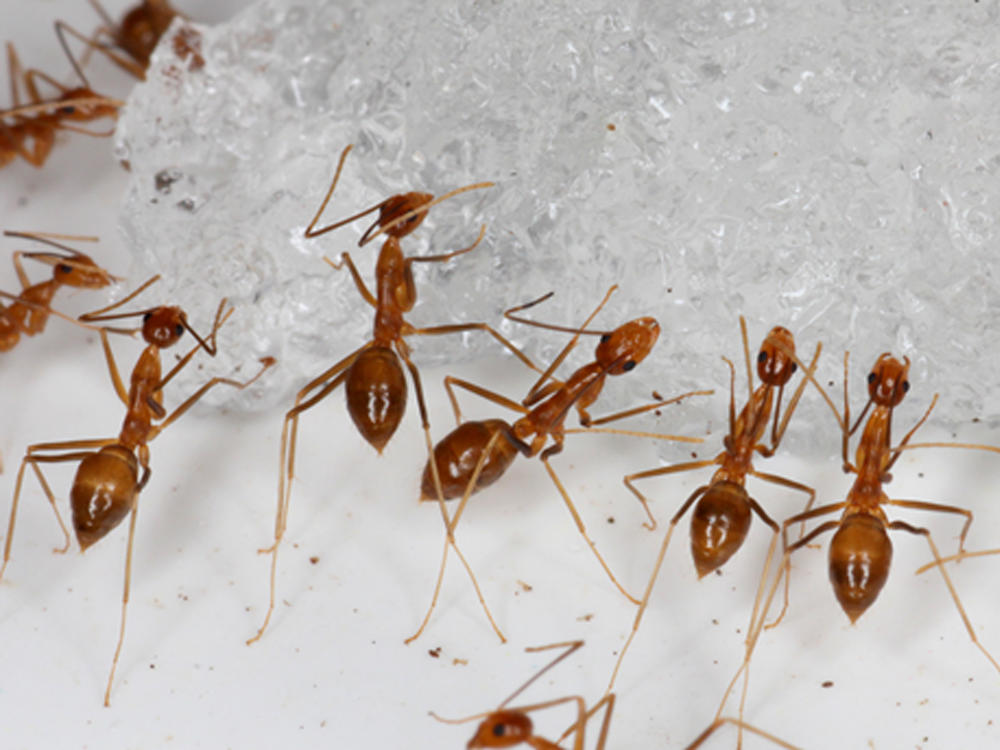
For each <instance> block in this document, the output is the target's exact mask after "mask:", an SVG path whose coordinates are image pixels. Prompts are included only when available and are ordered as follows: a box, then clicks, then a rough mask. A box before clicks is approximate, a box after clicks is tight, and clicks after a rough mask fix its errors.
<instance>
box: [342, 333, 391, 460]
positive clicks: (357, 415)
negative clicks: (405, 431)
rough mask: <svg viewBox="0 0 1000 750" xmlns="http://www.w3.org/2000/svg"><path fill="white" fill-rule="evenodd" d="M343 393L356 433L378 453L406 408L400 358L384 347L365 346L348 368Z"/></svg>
mask: <svg viewBox="0 0 1000 750" xmlns="http://www.w3.org/2000/svg"><path fill="white" fill-rule="evenodd" d="M344 392H345V393H346V394H347V410H348V411H349V412H350V414H351V419H353V420H354V424H355V426H356V427H357V428H358V432H360V433H361V436H362V437H363V438H364V439H365V440H367V441H368V442H369V443H370V444H371V446H372V447H373V448H374V449H375V450H377V451H378V452H379V453H381V452H382V449H383V448H384V447H385V445H386V443H388V442H389V439H390V438H391V437H392V436H393V433H395V432H396V428H397V427H399V423H400V421H401V420H402V419H403V414H404V412H405V411H406V376H405V374H404V373H403V368H402V367H401V366H400V364H399V357H397V356H396V353H395V352H394V351H393V350H392V349H389V348H388V347H384V346H372V347H369V348H368V349H365V350H364V351H363V352H361V353H360V354H359V355H358V356H357V358H356V359H355V360H354V362H353V363H352V364H351V367H350V369H349V370H348V371H347V379H346V381H345V382H344Z"/></svg>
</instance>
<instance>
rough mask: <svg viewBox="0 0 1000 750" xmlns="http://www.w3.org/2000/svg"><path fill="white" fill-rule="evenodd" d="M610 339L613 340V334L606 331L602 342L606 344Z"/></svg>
mask: <svg viewBox="0 0 1000 750" xmlns="http://www.w3.org/2000/svg"><path fill="white" fill-rule="evenodd" d="M609 341H611V334H610V333H605V334H604V335H603V336H601V343H602V344H606V343H608V342H609Z"/></svg>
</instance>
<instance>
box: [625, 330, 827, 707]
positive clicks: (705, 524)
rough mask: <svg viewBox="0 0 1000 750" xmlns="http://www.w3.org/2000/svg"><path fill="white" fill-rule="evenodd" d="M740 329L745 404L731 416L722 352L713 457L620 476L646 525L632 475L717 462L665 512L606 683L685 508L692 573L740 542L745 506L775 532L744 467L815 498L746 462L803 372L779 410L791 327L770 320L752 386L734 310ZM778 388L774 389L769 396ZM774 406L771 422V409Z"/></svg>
mask: <svg viewBox="0 0 1000 750" xmlns="http://www.w3.org/2000/svg"><path fill="white" fill-rule="evenodd" d="M740 334H741V336H742V339H743V357H744V361H745V363H746V371H747V385H748V388H749V398H748V400H747V403H746V406H744V407H743V410H742V411H741V412H740V414H739V416H738V417H737V416H736V388H735V383H736V367H735V366H734V365H733V363H732V361H731V360H729V359H727V358H726V357H723V360H724V361H725V362H726V364H727V365H728V366H729V433H728V434H727V435H726V436H725V438H724V439H723V451H722V452H721V453H720V454H719V455H717V456H716V457H715V458H711V459H707V460H703V461H689V462H686V463H681V464H674V465H672V466H663V467H660V468H657V469H649V470H648V471H643V472H639V473H638V474H630V475H629V476H627V477H625V479H624V482H625V485H626V486H627V487H628V488H629V489H630V490H631V491H632V492H633V493H634V494H635V496H636V497H637V498H638V499H639V501H640V502H641V503H642V506H643V508H644V509H645V510H646V515H647V516H648V517H649V523H644V524H643V526H645V527H646V528H648V529H650V530H653V529H655V528H656V519H655V518H653V514H652V513H651V512H650V510H649V505H648V503H647V500H646V496H645V495H643V494H642V492H640V491H639V489H638V488H637V487H636V486H635V485H634V484H633V482H634V481H635V480H637V479H647V478H649V477H658V476H664V475H666V474H676V473H678V472H682V471H691V470H694V469H701V468H704V467H707V466H718V467H719V468H718V469H716V470H715V473H714V474H713V475H712V478H711V480H709V483H708V484H705V485H702V486H701V487H698V488H697V489H696V490H695V491H694V492H692V493H691V495H690V496H689V497H688V499H687V500H685V501H684V503H683V504H682V505H681V507H680V509H679V510H678V511H677V512H676V513H675V514H674V516H673V518H671V519H670V524H669V526H668V528H667V533H666V535H665V536H664V537H663V544H662V545H661V546H660V551H659V554H658V556H657V558H656V564H655V565H654V566H653V572H652V574H651V575H650V577H649V583H647V584H646V592H645V593H644V594H643V597H642V602H641V603H640V605H639V611H638V612H637V613H636V616H635V622H633V624H632V632H631V633H630V634H629V637H628V640H627V641H626V643H625V646H624V648H622V650H621V653H620V654H619V655H618V661H617V663H616V664H615V668H614V671H613V672H612V673H611V681H610V683H609V684H608V691H610V690H611V688H612V687H614V684H615V680H616V679H617V676H618V671H619V669H621V665H622V662H623V661H624V659H625V654H626V653H627V652H628V649H629V646H630V645H631V644H632V639H633V638H634V637H635V634H636V632H637V631H638V629H639V624H640V623H641V622H642V617H643V614H645V612H646V607H647V606H648V605H649V599H650V596H651V595H652V593H653V586H654V585H655V583H656V578H657V576H658V575H659V573H660V568H661V567H662V565H663V559H664V556H665V555H666V552H667V546H668V545H669V544H670V538H671V536H672V535H673V533H674V529H675V528H676V527H677V524H678V522H679V521H680V520H681V518H682V517H683V516H684V514H685V513H686V512H687V511H688V509H689V508H690V507H691V506H692V505H693V504H695V501H697V504H695V505H694V510H693V511H692V513H691V554H692V557H693V558H694V564H695V568H696V569H697V571H698V577H699V578H704V577H705V576H706V575H708V574H709V573H711V572H712V571H714V570H717V569H718V568H720V567H722V565H724V564H725V563H726V562H727V561H728V560H729V558H731V557H732V556H733V555H734V554H735V553H736V551H737V550H738V549H739V548H740V547H741V546H742V544H743V541H744V540H745V539H746V537H747V534H748V533H749V531H750V521H751V519H752V518H753V516H752V513H756V514H757V515H758V516H759V517H760V519H761V521H763V522H764V523H766V524H767V525H768V526H770V527H771V530H772V532H773V533H774V537H773V539H772V543H771V547H772V549H773V547H774V543H775V541H776V540H777V534H778V524H776V523H775V522H774V520H772V519H771V517H770V516H768V515H767V513H766V512H765V511H764V509H763V508H762V507H761V506H760V504H759V503H758V502H757V501H756V500H754V499H753V498H752V497H750V495H749V494H748V493H747V491H746V478H747V475H750V476H754V477H757V478H758V479H763V480H764V481H766V482H770V483H772V484H777V485H780V486H782V487H788V488H789V489H793V490H798V491H800V492H804V493H805V494H807V495H808V496H809V501H808V503H807V504H806V508H807V509H808V508H809V507H810V506H811V505H812V503H813V500H814V499H815V491H814V490H813V489H812V488H811V487H808V486H806V485H804V484H800V483H798V482H794V481H792V480H790V479H786V478H784V477H780V476H777V475H775V474H765V473H763V472H760V471H757V470H756V469H755V468H754V467H753V458H754V454H755V453H757V454H760V455H761V456H763V457H764V458H769V457H770V456H773V455H774V452H775V450H776V449H777V447H778V444H779V443H780V442H781V439H782V437H783V436H784V434H785V430H786V429H787V427H788V422H789V420H790V419H791V417H792V413H793V412H794V411H795V408H796V406H797V405H798V402H799V399H800V398H801V397H802V392H803V390H804V388H805V384H806V382H807V381H806V380H805V379H803V380H802V381H801V382H800V383H799V386H798V387H797V388H796V390H795V392H794V393H793V395H792V398H791V400H790V401H789V403H788V406H787V408H786V409H785V412H784V415H783V416H781V401H782V397H783V395H784V388H785V385H786V384H787V383H788V381H789V380H791V378H792V375H793V374H794V373H795V370H796V369H797V364H796V362H797V360H795V359H794V352H795V339H794V337H793V336H792V333H791V331H789V330H788V329H787V328H784V327H782V326H775V327H774V328H772V329H771V331H770V333H768V335H767V337H766V338H765V339H764V342H763V343H762V344H761V347H760V351H759V352H758V354H757V376H758V377H759V378H760V380H761V384H760V385H759V386H758V387H757V388H756V390H755V389H754V386H753V372H752V368H751V365H750V346H749V343H748V338H747V324H746V319H745V318H743V316H740ZM821 350H822V345H821V344H817V345H816V352H815V354H814V355H813V360H812V363H811V364H810V365H809V370H808V372H809V373H811V372H812V371H813V370H814V369H815V367H816V362H817V361H818V359H819V355H820V351H821ZM775 391H777V396H775ZM772 411H773V412H774V418H773V422H772V420H771V413H772ZM769 423H770V425H771V440H770V445H766V444H765V443H764V438H765V433H766V432H767V429H768V424H769Z"/></svg>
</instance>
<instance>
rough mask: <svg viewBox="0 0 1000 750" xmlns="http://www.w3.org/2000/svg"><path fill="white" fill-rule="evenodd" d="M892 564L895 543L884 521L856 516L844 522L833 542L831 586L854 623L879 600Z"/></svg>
mask: <svg viewBox="0 0 1000 750" xmlns="http://www.w3.org/2000/svg"><path fill="white" fill-rule="evenodd" d="M891 562H892V542H891V541H890V540H889V534H888V533H887V532H886V530H885V524H884V523H883V522H882V521H881V520H880V519H878V518H876V517H875V516H872V515H869V514H867V513H853V514H851V515H849V516H847V517H846V518H844V519H843V521H841V525H840V528H838V529H837V531H836V533H835V534H834V535H833V540H832V541H831V542H830V583H832V584H833V592H834V594H836V596H837V601H839V602H840V606H841V608H843V610H844V612H845V613H846V614H847V616H848V617H850V618H851V622H855V621H856V620H857V619H858V618H859V617H861V615H862V614H863V613H864V611H865V610H866V609H868V608H869V607H870V606H871V605H872V604H873V603H874V602H875V600H876V599H877V598H878V595H879V592H880V591H882V587H883V586H884V585H885V582H886V579H887V578H888V577H889V565H890V563H891Z"/></svg>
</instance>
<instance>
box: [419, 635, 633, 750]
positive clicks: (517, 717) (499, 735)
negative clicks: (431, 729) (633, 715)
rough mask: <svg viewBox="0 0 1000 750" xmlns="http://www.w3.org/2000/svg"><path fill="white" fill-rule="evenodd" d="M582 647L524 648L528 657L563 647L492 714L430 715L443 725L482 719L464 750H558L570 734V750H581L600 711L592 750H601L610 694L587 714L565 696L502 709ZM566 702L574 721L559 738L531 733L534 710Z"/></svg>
mask: <svg viewBox="0 0 1000 750" xmlns="http://www.w3.org/2000/svg"><path fill="white" fill-rule="evenodd" d="M582 646H583V641H567V642H564V643H553V644H550V645H548V646H532V647H529V648H526V649H525V651H526V652H527V653H529V654H531V653H538V652H540V651H548V650H549V649H556V648H564V649H566V650H565V651H564V652H563V653H561V654H560V655H559V656H557V657H556V658H555V659H553V660H552V661H551V662H549V663H548V664H546V665H545V666H544V667H542V668H541V669H540V670H539V671H538V672H536V673H535V675H534V676H533V677H531V679H529V680H528V681H527V682H525V683H524V684H523V685H521V687H519V688H518V689H517V690H515V691H514V692H513V693H512V694H511V695H510V696H508V697H507V699H506V700H504V701H503V702H502V703H501V704H500V705H499V706H497V707H496V709H494V710H493V711H487V712H485V713H481V714H475V715H474V716H467V717H465V718H464V719H443V718H441V717H440V716H438V715H437V714H435V713H434V712H433V711H432V712H431V716H433V717H434V718H435V719H437V720H438V721H441V722H444V723H446V724H464V723H465V722H467V721H473V720H475V719H482V720H483V721H482V722H481V723H480V724H479V727H478V728H477V729H476V733H475V734H474V735H473V736H472V739H471V740H469V743H468V745H467V747H468V748H470V749H471V748H490V747H517V746H519V745H525V746H529V747H532V748H535V749H536V750H560V748H561V747H562V746H561V745H560V744H559V743H560V742H562V740H564V739H565V738H566V737H568V736H569V735H570V734H574V733H575V734H574V737H573V750H583V746H584V740H585V730H586V725H587V723H588V722H589V721H590V718H591V717H592V716H593V715H594V714H596V713H597V712H598V711H600V710H602V709H603V711H604V719H603V720H602V722H601V730H600V734H599V735H598V738H597V745H596V748H597V750H604V746H605V744H606V743H607V739H608V731H609V729H610V726H611V714H612V713H613V712H614V708H615V695H614V693H611V694H609V695H606V696H604V697H603V698H602V699H601V700H600V701H599V702H598V703H597V704H596V705H595V706H594V707H593V708H591V709H590V710H589V711H587V709H586V703H585V702H584V700H583V698H582V697H581V696H579V695H568V696H565V697H563V698H555V699H553V700H549V701H543V702H541V703H533V704H531V705H527V706H518V707H517V708H505V706H507V704H509V703H510V702H511V701H512V700H514V699H515V698H516V697H517V696H519V695H520V694H521V693H523V692H524V691H525V690H526V689H527V688H528V686H529V685H531V683H533V682H534V681H535V680H537V679H538V678H539V677H541V676H542V675H543V674H545V673H546V672H548V671H549V670H550V669H552V667H554V666H555V665H556V664H558V663H559V662H561V661H562V660H563V659H565V658H566V657H568V656H569V655H570V654H572V653H573V652H574V651H577V650H578V649H580V648H581V647H582ZM566 703H574V704H576V721H574V722H573V724H572V725H571V726H570V727H569V729H567V730H566V731H565V732H564V733H563V735H562V737H560V738H559V739H558V740H557V741H556V742H552V741H551V740H547V739H545V738H544V737H540V736H539V735H537V734H535V730H534V723H533V722H532V720H531V717H530V716H529V715H528V714H530V713H532V712H534V711H541V710H542V709H546V708H552V707H554V706H561V705H563V704H566Z"/></svg>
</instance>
